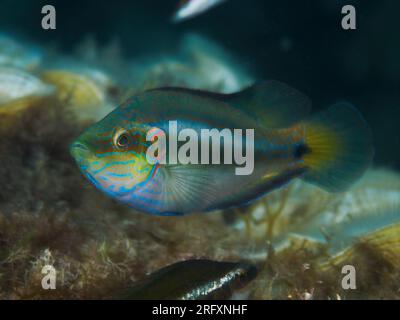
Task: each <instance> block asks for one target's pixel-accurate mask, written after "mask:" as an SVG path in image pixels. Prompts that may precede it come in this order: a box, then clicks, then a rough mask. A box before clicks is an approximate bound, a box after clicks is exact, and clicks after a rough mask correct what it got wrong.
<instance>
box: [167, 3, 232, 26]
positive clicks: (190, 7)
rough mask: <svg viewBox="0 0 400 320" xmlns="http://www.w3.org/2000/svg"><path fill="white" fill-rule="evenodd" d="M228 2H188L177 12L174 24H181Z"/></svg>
mask: <svg viewBox="0 0 400 320" xmlns="http://www.w3.org/2000/svg"><path fill="white" fill-rule="evenodd" d="M224 1H226V0H188V1H185V2H184V3H183V5H182V6H181V7H180V8H179V9H178V10H177V12H176V13H175V15H174V17H173V21H174V22H180V21H183V20H187V19H190V18H193V17H195V16H197V15H200V14H202V13H204V12H206V11H207V10H209V9H211V8H213V7H215V6H217V5H219V4H221V3H222V2H224Z"/></svg>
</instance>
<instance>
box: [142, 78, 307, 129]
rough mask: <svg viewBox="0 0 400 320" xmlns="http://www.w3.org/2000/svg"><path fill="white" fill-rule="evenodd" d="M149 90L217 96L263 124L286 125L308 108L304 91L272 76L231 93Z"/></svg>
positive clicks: (294, 121)
mask: <svg viewBox="0 0 400 320" xmlns="http://www.w3.org/2000/svg"><path fill="white" fill-rule="evenodd" d="M152 90H162V91H174V92H182V93H187V94H193V95H200V96H204V97H208V98H210V99H215V100H220V101H223V102H225V103H228V104H229V105H231V106H232V107H234V108H237V109H240V110H241V111H242V112H244V113H246V114H247V115H248V116H250V117H252V118H254V119H256V120H257V121H258V123H259V124H260V125H261V126H262V127H266V128H284V127H288V126H290V125H292V124H294V123H296V122H298V121H300V120H302V119H304V118H305V116H307V115H308V114H309V113H310V111H311V101H310V99H309V98H308V97H307V96H306V95H304V94H302V93H301V92H299V91H297V90H296V89H293V88H291V87H289V86H288V85H286V84H284V83H281V82H279V81H274V80H272V81H263V82H259V83H256V84H254V85H252V86H250V87H248V88H246V89H244V90H242V91H240V92H237V93H232V94H223V93H214V92H208V91H203V90H196V89H187V88H174V87H165V88H158V89H152ZM152 90H150V91H152Z"/></svg>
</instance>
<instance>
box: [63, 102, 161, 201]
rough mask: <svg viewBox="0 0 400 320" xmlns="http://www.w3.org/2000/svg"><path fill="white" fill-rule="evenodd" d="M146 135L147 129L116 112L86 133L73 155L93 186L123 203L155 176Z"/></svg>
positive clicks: (81, 136) (74, 149)
mask: <svg viewBox="0 0 400 320" xmlns="http://www.w3.org/2000/svg"><path fill="white" fill-rule="evenodd" d="M146 132H147V127H146V125H143V124H140V123H136V122H130V121H127V120H126V118H124V117H123V116H122V115H121V114H120V113H119V112H118V110H116V111H113V112H112V113H110V114H109V115H108V116H106V117H105V118H104V119H103V120H101V121H99V122H98V123H96V124H94V125H92V126H91V127H89V128H88V129H87V130H86V131H85V132H83V133H82V134H81V135H80V136H79V137H78V138H77V139H76V141H75V142H73V143H72V144H71V147H70V152H71V155H72V156H73V158H74V159H75V161H76V163H77V165H78V167H79V168H80V170H81V172H82V173H83V174H84V175H85V176H86V177H87V178H88V179H89V181H90V182H91V183H92V184H94V185H95V186H96V187H97V188H99V189H100V190H102V191H103V192H105V193H106V194H108V195H109V196H111V197H113V198H117V199H118V200H121V201H123V199H124V198H126V197H127V195H128V194H130V193H132V192H133V191H134V190H135V188H137V187H138V186H139V185H140V184H143V183H145V182H146V181H147V179H148V178H149V177H150V176H151V174H152V169H153V167H154V165H152V164H150V163H149V162H148V161H147V160H146V150H147V147H148V146H149V144H150V142H147V141H146Z"/></svg>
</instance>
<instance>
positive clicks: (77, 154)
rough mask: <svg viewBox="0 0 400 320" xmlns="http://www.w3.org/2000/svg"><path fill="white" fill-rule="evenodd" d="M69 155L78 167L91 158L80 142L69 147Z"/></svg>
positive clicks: (85, 147) (89, 152)
mask: <svg viewBox="0 0 400 320" xmlns="http://www.w3.org/2000/svg"><path fill="white" fill-rule="evenodd" d="M70 153H71V155H72V157H73V158H74V159H75V161H76V162H77V163H78V164H79V165H83V164H84V163H85V162H86V161H87V160H88V158H89V157H90V156H91V151H90V150H89V148H88V147H87V146H86V145H85V144H84V143H81V142H74V143H72V144H71V146H70Z"/></svg>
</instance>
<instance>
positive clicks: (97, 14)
mask: <svg viewBox="0 0 400 320" xmlns="http://www.w3.org/2000/svg"><path fill="white" fill-rule="evenodd" d="M177 2H178V0H158V1H155V0H131V1H128V0H125V1H123V0H114V1H106V0H97V1H95V0H80V1H78V0H68V1H67V0H58V1H54V0H52V1H50V0H47V1H41V0H1V2H0V31H7V32H12V33H15V34H17V35H19V36H21V35H22V36H25V37H27V38H28V39H30V40H33V41H37V42H39V43H43V44H46V45H49V44H52V45H53V44H55V45H56V46H58V47H59V48H60V49H62V50H63V51H65V52H68V51H71V50H72V49H73V48H75V47H76V45H77V44H78V42H80V41H82V40H83V39H84V38H85V36H86V35H88V34H92V35H94V36H95V38H96V39H97V40H98V41H99V42H100V43H108V42H109V41H110V40H112V39H114V38H115V37H118V38H119V40H120V42H121V44H122V46H123V50H124V53H125V55H126V56H128V57H129V56H135V55H143V54H146V53H157V52H161V53H162V52H165V53H168V52H174V50H176V49H177V47H178V44H179V40H180V38H181V37H182V36H183V35H184V34H185V33H186V32H193V31H194V32H199V33H201V34H203V35H205V36H207V37H209V38H212V39H213V40H216V41H217V42H219V43H221V44H222V45H223V46H225V47H226V48H227V49H229V51H231V52H232V53H234V54H235V55H237V56H238V57H239V58H240V59H241V61H243V63H245V64H246V66H247V67H248V68H250V70H252V71H253V72H254V73H255V74H256V75H257V77H258V78H266V79H278V80H281V81H283V82H286V83H288V84H289V85H291V86H293V87H295V88H297V89H299V90H301V91H303V92H304V93H306V94H307V95H309V96H310V98H311V99H312V100H313V103H314V109H320V108H324V107H326V106H328V105H329V104H331V103H334V102H336V101H338V100H348V101H350V102H352V103H353V104H355V105H356V106H357V107H358V108H359V109H360V110H361V112H362V113H363V114H364V115H365V118H366V119H367V121H368V122H369V123H370V125H371V127H372V130H373V133H374V137H375V148H376V156H375V163H376V164H378V165H384V166H387V167H392V168H396V169H400V161H399V160H400V129H399V118H400V1H395V0H359V1H337V0H336V1H335V0H302V1H297V0H279V1H277V0H275V1H269V0H230V1H228V2H226V3H225V4H223V5H221V6H219V7H217V8H214V9H213V10H211V11H209V12H207V13H206V14H204V15H202V16H199V17H197V18H195V19H193V20H190V21H187V22H183V23H181V24H178V25H175V24H172V23H170V16H171V14H172V12H173V11H174V9H175V8H176V6H177ZM45 4H52V5H54V6H55V7H56V10H57V30H55V31H45V30H43V29H41V18H42V14H41V7H42V6H43V5H45ZM345 4H352V5H354V6H355V7H356V9H357V30H352V31H345V30H343V29H342V28H341V26H340V21H341V18H342V15H341V8H342V6H343V5H345Z"/></svg>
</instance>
